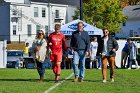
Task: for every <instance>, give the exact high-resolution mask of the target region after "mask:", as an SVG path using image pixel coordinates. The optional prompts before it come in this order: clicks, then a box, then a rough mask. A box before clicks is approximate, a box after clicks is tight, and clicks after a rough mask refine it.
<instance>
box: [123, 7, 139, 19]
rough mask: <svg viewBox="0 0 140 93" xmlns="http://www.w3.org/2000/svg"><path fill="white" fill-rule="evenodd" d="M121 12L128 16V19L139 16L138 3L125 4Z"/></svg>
mask: <svg viewBox="0 0 140 93" xmlns="http://www.w3.org/2000/svg"><path fill="white" fill-rule="evenodd" d="M123 13H124V15H126V16H128V19H137V18H140V5H134V6H126V7H124V9H123Z"/></svg>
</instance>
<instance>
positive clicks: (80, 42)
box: [71, 21, 90, 82]
mask: <svg viewBox="0 0 140 93" xmlns="http://www.w3.org/2000/svg"><path fill="white" fill-rule="evenodd" d="M77 26H78V30H77V31H74V32H73V33H72V38H71V47H72V49H73V51H74V53H73V69H74V75H75V79H74V82H77V81H78V80H79V82H83V80H84V72H85V56H86V55H88V54H89V48H90V38H89V35H88V32H86V31H84V30H83V27H84V24H83V22H82V21H81V22H78V25H77ZM79 63H80V73H79V71H78V65H79Z"/></svg>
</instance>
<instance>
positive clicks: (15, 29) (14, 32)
mask: <svg viewBox="0 0 140 93" xmlns="http://www.w3.org/2000/svg"><path fill="white" fill-rule="evenodd" d="M16 33H17V26H16V25H13V35H16Z"/></svg>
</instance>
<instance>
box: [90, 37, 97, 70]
mask: <svg viewBox="0 0 140 93" xmlns="http://www.w3.org/2000/svg"><path fill="white" fill-rule="evenodd" d="M97 49H98V42H97V37H93V38H92V40H91V43H90V69H92V64H94V62H96V68H98V60H97V57H96V54H97Z"/></svg>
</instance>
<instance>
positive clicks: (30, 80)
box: [0, 79, 54, 82]
mask: <svg viewBox="0 0 140 93" xmlns="http://www.w3.org/2000/svg"><path fill="white" fill-rule="evenodd" d="M38 80H39V79H0V81H28V82H37V81H38ZM44 82H54V80H50V79H44Z"/></svg>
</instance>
